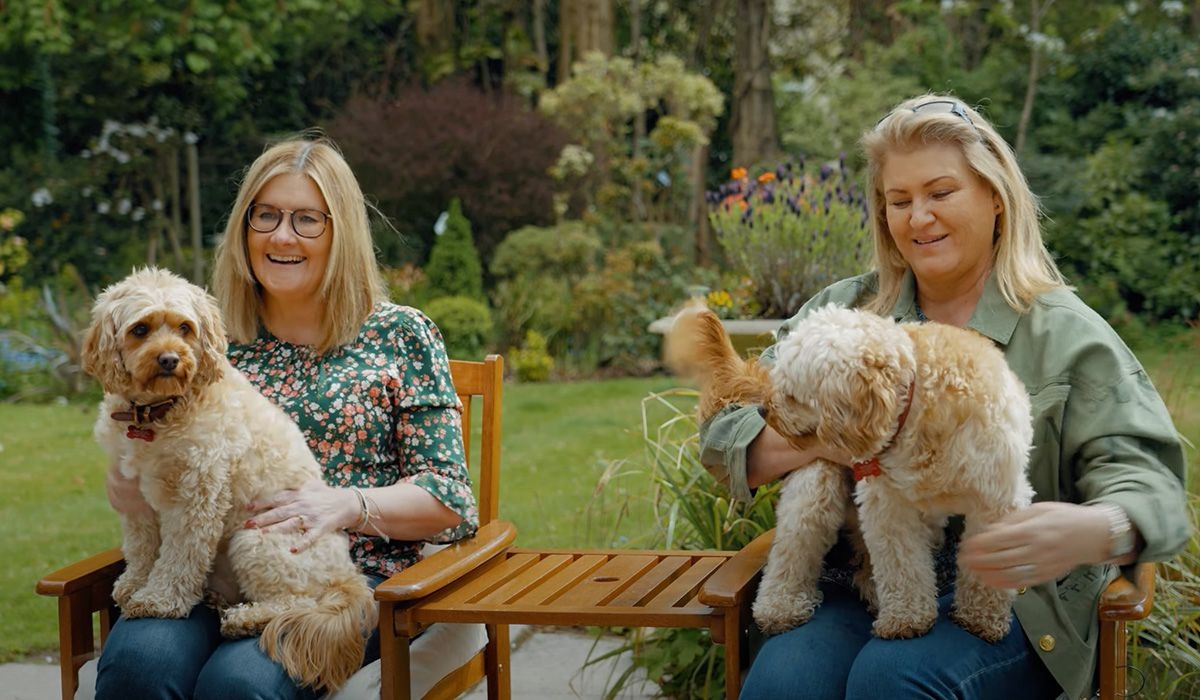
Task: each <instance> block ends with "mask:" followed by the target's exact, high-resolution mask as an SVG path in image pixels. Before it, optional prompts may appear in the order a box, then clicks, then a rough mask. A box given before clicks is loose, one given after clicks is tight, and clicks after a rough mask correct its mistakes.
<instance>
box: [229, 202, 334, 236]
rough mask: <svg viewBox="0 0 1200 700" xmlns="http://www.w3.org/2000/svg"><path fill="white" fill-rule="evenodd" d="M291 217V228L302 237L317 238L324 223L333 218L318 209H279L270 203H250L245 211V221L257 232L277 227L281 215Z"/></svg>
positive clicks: (272, 229) (269, 230) (280, 220)
mask: <svg viewBox="0 0 1200 700" xmlns="http://www.w3.org/2000/svg"><path fill="white" fill-rule="evenodd" d="M284 214H290V215H291V217H292V230H293V231H295V232H296V235H297V236H300V237H302V238H319V237H320V236H321V234H323V233H325V224H326V223H327V222H328V221H329V220H330V219H332V218H333V215H331V214H326V213H325V212H323V211H321V210H320V209H295V210H292V209H280V208H279V207H276V206H272V205H270V204H251V205H250V210H249V211H247V212H246V223H247V224H249V225H250V228H252V229H254V230H255V231H258V232H259V233H270V232H272V231H274V230H275V229H277V228H279V224H280V222H282V221H283V215H284Z"/></svg>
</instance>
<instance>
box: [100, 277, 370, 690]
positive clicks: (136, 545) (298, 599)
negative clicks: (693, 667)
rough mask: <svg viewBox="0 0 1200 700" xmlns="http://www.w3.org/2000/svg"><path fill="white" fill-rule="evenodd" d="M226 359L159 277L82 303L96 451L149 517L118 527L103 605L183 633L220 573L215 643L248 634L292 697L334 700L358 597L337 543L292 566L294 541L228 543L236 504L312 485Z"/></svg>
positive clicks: (309, 464)
mask: <svg viewBox="0 0 1200 700" xmlns="http://www.w3.org/2000/svg"><path fill="white" fill-rule="evenodd" d="M226 347H227V341H226V339H225V330H224V326H223V324H222V322H221V317H220V314H219V311H218V309H217V305H216V301H215V300H214V299H213V298H212V297H211V296H210V295H208V294H207V293H206V292H205V291H204V290H203V289H201V288H199V287H197V286H195V285H193V284H191V283H189V282H187V281H186V280H184V279H183V278H181V277H178V276H176V275H174V274H171V273H170V272H167V271H164V270H158V269H152V268H150V269H143V270H137V271H135V272H134V273H133V274H131V275H130V276H129V277H127V278H125V279H124V280H122V281H121V282H118V283H117V284H115V285H113V286H111V287H109V288H108V289H106V290H104V292H103V293H102V294H101V295H100V296H99V298H97V300H96V303H95V306H94V307H93V309H92V322H91V325H90V327H89V328H88V331H87V334H86V336H85V340H84V347H83V369H84V371H86V372H87V373H88V374H91V375H92V376H94V377H96V378H97V379H98V380H99V381H100V383H101V385H102V386H103V388H104V392H105V395H104V400H103V402H102V403H101V405H100V415H99V418H98V420H97V422H96V427H95V434H96V438H97V440H98V441H99V442H100V444H101V445H102V446H103V447H104V448H105V449H106V450H107V451H108V453H109V456H110V458H111V459H112V460H113V461H114V462H115V463H116V464H117V465H118V466H119V468H120V470H121V473H123V474H124V475H125V476H127V477H138V479H139V483H140V486H141V491H142V494H143V495H144V496H145V498H146V501H147V502H148V503H149V504H150V506H151V507H152V508H153V511H154V512H153V513H152V514H151V515H150V516H147V517H123V518H122V530H123V533H124V542H123V546H122V548H123V551H124V554H125V561H126V569H125V572H124V573H123V574H122V575H121V577H120V578H119V579H118V580H117V582H116V585H115V587H114V590H113V598H114V600H116V602H117V604H118V605H119V606H120V607H121V611H122V614H123V615H125V616H127V617H164V618H181V617H185V616H187V614H188V613H189V611H190V610H191V609H192V608H193V607H194V606H195V605H197V604H198V603H200V602H201V600H202V599H203V598H204V597H205V595H206V591H207V592H208V594H209V597H210V598H212V597H213V596H212V593H213V591H212V590H211V589H210V582H211V583H212V584H214V585H213V586H212V587H211V588H220V587H219V586H216V585H215V584H216V583H217V582H218V580H219V579H220V576H215V575H212V574H213V573H214V571H216V570H220V569H223V568H226V567H227V568H228V569H230V572H231V574H232V579H233V580H234V581H236V589H237V590H236V591H229V590H226V591H222V594H223V595H221V596H218V597H220V598H225V599H226V602H228V603H235V602H236V603H237V604H235V605H232V606H230V607H223V609H222V610H221V632H222V634H223V635H225V636H227V637H243V636H248V635H253V634H261V635H262V636H261V639H260V641H259V644H260V646H261V647H262V648H263V650H264V651H265V652H266V653H267V654H268V655H269V656H270V657H271V658H272V659H275V660H276V661H278V662H279V663H280V664H282V665H283V667H284V668H285V669H286V670H287V672H288V673H289V674H290V675H291V676H292V677H293V678H294V679H295V680H296V681H297V682H299V683H300V684H302V685H309V686H313V687H315V688H318V689H325V690H334V689H336V688H337V687H338V686H340V685H341V684H342V683H344V682H345V681H346V680H347V679H348V678H349V677H350V676H351V675H352V674H353V673H354V672H355V671H356V670H357V669H358V668H359V666H360V664H361V663H362V659H363V652H364V648H365V639H366V637H365V635H366V634H369V632H370V630H371V629H373V628H374V626H375V622H376V617H377V608H376V606H375V603H374V600H373V595H372V592H371V589H370V587H369V586H368V585H367V582H366V580H365V578H364V577H363V576H362V575H361V574H360V573H359V572H358V570H357V569H356V568H355V566H354V563H353V562H352V561H351V559H350V554H349V544H348V541H347V539H346V535H345V534H343V533H340V532H330V533H325V534H323V535H321V536H320V537H319V538H317V540H316V541H315V542H313V544H312V545H311V546H310V547H309V548H307V549H305V550H303V551H301V552H299V553H292V552H291V551H290V548H291V547H292V546H294V545H295V544H296V543H297V542H298V540H299V537H300V535H299V533H296V532H288V533H282V532H280V533H274V532H270V531H264V530H259V529H245V528H244V527H243V523H244V522H245V521H246V519H247V518H248V517H249V515H250V513H249V512H248V510H247V508H246V506H247V504H249V503H250V502H252V501H254V500H255V499H262V498H265V497H268V496H271V495H272V494H275V493H277V492H279V491H282V490H284V489H294V488H297V487H299V486H300V485H301V484H303V483H304V482H306V481H309V480H311V479H317V478H320V474H321V470H320V466H319V465H318V463H317V462H316V460H315V459H314V457H313V455H312V453H311V452H310V451H309V449H308V446H307V444H306V441H305V439H304V436H303V434H302V433H301V432H300V429H299V428H298V427H297V426H296V424H295V423H293V422H292V420H291V419H290V418H289V417H288V416H287V415H286V414H285V413H284V412H283V411H282V410H281V409H279V408H278V407H276V406H275V405H274V404H272V403H271V402H270V401H269V400H267V399H266V398H264V397H263V396H262V395H261V394H259V392H258V391H257V390H255V388H254V387H253V386H252V385H251V384H250V383H249V382H248V381H246V379H245V378H244V377H243V376H242V375H241V374H240V373H239V372H238V371H237V370H236V369H234V368H233V367H232V366H231V365H230V364H229V361H228V360H227V359H226V358H225V350H226ZM170 399H174V401H175V402H174V404H173V405H172V406H171V407H170V408H169V409H168V410H167V411H166V413H165V415H163V416H161V417H160V418H158V419H157V420H153V421H152V422H151V421H147V422H144V423H141V424H137V425H134V426H133V430H132V431H129V429H130V423H131V422H134V423H136V419H135V420H133V421H130V420H117V419H115V418H114V417H112V414H113V413H121V412H123V411H127V410H128V409H129V408H130V406H131V405H143V406H144V405H151V404H155V403H158V402H161V401H167V400H170ZM122 418H125V416H122ZM147 429H148V430H149V431H151V432H150V433H145V432H142V433H141V435H142V437H141V438H139V437H138V436H137V433H136V431H139V430H140V431H144V430H147ZM127 431H129V432H128V433H127ZM147 436H149V437H152V439H150V440H147V439H145V438H146V437H147ZM226 588H227V587H226ZM230 598H232V600H230ZM239 601H241V602H239Z"/></svg>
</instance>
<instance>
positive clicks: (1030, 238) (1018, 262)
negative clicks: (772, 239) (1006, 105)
mask: <svg viewBox="0 0 1200 700" xmlns="http://www.w3.org/2000/svg"><path fill="white" fill-rule="evenodd" d="M930 143H948V144H954V145H956V146H958V148H959V149H960V150H961V151H962V154H963V156H964V157H965V158H966V160H967V164H968V166H969V167H970V168H971V170H972V171H973V172H974V173H975V174H976V175H978V176H979V177H980V178H982V179H983V181H984V182H986V183H987V184H988V185H989V186H990V187H991V188H992V191H993V192H995V194H996V196H997V197H998V198H999V200H1000V204H1001V207H1002V208H1001V210H1000V214H999V216H998V217H997V221H996V237H995V241H994V243H993V245H992V256H993V269H994V273H995V275H996V281H997V283H998V286H999V288H1000V293H1001V294H1002V295H1003V296H1004V300H1005V301H1006V302H1007V303H1008V305H1009V306H1011V307H1012V308H1013V309H1015V310H1017V311H1024V310H1026V309H1028V308H1029V305H1030V303H1032V301H1033V299H1034V297H1036V296H1037V295H1038V294H1040V293H1042V292H1045V291H1049V290H1051V289H1055V288H1058V287H1065V286H1066V282H1065V280H1064V279H1063V276H1062V273H1061V272H1059V270H1058V266H1056V265H1055V264H1054V259H1053V258H1052V257H1051V256H1050V251H1049V250H1047V249H1046V244H1045V242H1044V241H1043V240H1042V230H1041V225H1040V221H1039V218H1040V216H1041V209H1040V205H1039V204H1038V201H1037V198H1036V197H1035V196H1034V194H1033V192H1032V191H1031V190H1030V189H1029V183H1028V182H1027V181H1026V180H1025V175H1024V174H1023V173H1022V172H1021V169H1020V168H1019V167H1018V166H1017V158H1016V155H1015V154H1014V153H1013V151H1012V149H1011V148H1009V146H1008V144H1007V143H1006V142H1005V141H1004V139H1003V138H1001V137H1000V135H999V134H998V133H996V130H995V129H994V128H993V127H992V125H991V124H990V123H988V121H987V120H986V119H984V118H983V117H981V116H980V115H979V113H978V112H976V111H975V110H974V109H972V108H971V107H969V106H968V105H966V104H964V103H963V102H962V101H961V100H959V99H957V98H954V97H951V96H948V95H936V94H926V95H921V96H919V97H914V98H912V99H909V100H905V101H904V102H901V103H900V104H899V105H897V106H896V107H895V108H894V109H893V110H892V111H891V112H889V113H888V114H887V116H885V117H884V118H883V119H881V120H880V121H879V123H878V124H876V125H875V126H874V127H873V128H871V129H870V130H869V131H867V132H866V133H864V134H863V136H862V138H861V139H860V144H861V146H862V149H863V152H864V154H865V155H866V159H867V202H868V205H869V206H870V209H871V229H872V232H873V234H874V237H875V258H876V264H877V265H878V268H879V292H878V294H877V295H876V296H875V298H874V299H872V300H871V301H870V302H868V304H867V307H868V308H870V309H871V310H872V311H875V312H876V313H881V314H886V313H888V312H890V311H891V310H892V307H893V306H895V304H896V299H897V297H898V296H899V293H900V285H901V282H902V280H903V279H904V273H905V271H907V270H908V263H906V262H905V261H904V258H903V257H901V256H900V251H899V250H898V249H897V248H896V243H895V241H893V240H892V236H891V233H890V232H889V231H888V225H887V201H886V200H885V199H884V196H883V175H882V173H883V166H884V163H885V162H886V160H887V157H888V155H889V154H890V153H892V152H894V151H897V150H907V149H912V148H918V147H920V146H921V145H923V144H930Z"/></svg>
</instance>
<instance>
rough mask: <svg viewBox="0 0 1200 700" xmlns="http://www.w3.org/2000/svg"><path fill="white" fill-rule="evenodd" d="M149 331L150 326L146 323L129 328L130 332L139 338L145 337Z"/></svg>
mask: <svg viewBox="0 0 1200 700" xmlns="http://www.w3.org/2000/svg"><path fill="white" fill-rule="evenodd" d="M149 332H150V326H147V325H146V324H144V323H139V324H136V325H135V326H134V327H133V328H130V329H129V334H130V335H132V336H135V337H137V338H144V337H145V336H146V334H147V333H149Z"/></svg>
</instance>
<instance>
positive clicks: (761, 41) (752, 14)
mask: <svg viewBox="0 0 1200 700" xmlns="http://www.w3.org/2000/svg"><path fill="white" fill-rule="evenodd" d="M737 5H738V7H737V15H738V18H739V19H738V23H737V33H736V36H735V40H734V50H735V56H734V79H733V97H732V99H731V102H732V104H731V110H732V111H731V114H730V124H729V128H730V132H731V136H732V141H733V162H734V165H739V166H751V165H754V164H755V163H760V162H762V161H765V160H767V159H769V158H772V157H774V156H775V154H776V153H777V152H778V143H779V136H778V133H777V131H778V130H777V126H776V123H775V94H774V91H773V90H772V88H771V56H770V53H769V50H768V42H769V41H770V27H771V14H770V7H769V0H738V3H737Z"/></svg>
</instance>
